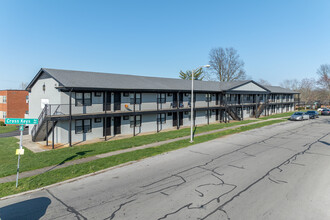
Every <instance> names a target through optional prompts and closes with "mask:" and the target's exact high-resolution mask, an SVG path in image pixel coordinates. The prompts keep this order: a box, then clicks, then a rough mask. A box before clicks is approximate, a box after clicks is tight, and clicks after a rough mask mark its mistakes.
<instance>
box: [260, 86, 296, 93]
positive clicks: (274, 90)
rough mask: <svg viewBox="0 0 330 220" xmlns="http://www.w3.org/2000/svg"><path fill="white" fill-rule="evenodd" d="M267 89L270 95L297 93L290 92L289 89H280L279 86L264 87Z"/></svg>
mask: <svg viewBox="0 0 330 220" xmlns="http://www.w3.org/2000/svg"><path fill="white" fill-rule="evenodd" d="M264 87H265V88H267V89H269V90H270V91H271V93H287V94H298V93H299V92H295V91H292V90H290V89H286V88H282V87H280V86H264Z"/></svg>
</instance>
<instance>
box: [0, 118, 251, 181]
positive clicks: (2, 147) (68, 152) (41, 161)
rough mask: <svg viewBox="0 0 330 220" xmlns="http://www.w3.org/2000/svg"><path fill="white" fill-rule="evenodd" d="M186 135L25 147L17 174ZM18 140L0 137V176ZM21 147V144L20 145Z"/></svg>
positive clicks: (10, 167) (10, 169) (9, 169)
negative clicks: (38, 149)
mask: <svg viewBox="0 0 330 220" xmlns="http://www.w3.org/2000/svg"><path fill="white" fill-rule="evenodd" d="M254 121H257V120H246V121H239V122H232V123H227V124H226V123H218V124H211V125H205V126H200V127H197V128H196V131H195V133H196V134H198V133H202V132H206V131H211V130H216V129H221V128H225V127H231V126H235V125H241V124H247V123H251V122H254ZM189 135H190V128H184V129H180V130H174V131H167V132H160V133H157V134H150V135H141V136H135V137H131V138H125V139H121V140H113V141H108V142H99V143H93V144H86V145H81V146H74V147H71V148H62V149H57V150H51V151H45V152H40V153H33V152H31V151H30V150H29V149H26V148H25V153H24V156H22V157H21V168H20V171H21V172H24V171H29V170H34V169H38V168H42V167H46V166H51V165H56V164H60V163H65V162H68V161H70V160H76V159H80V158H84V157H89V156H94V155H97V154H102V153H106V152H111V151H117V150H121V149H127V148H132V147H137V146H142V145H146V144H150V143H155V142H159V141H164V140H169V139H173V138H177V137H184V136H189ZM17 142H18V140H17V139H16V138H13V137H11V138H0V161H1V163H0V177H4V176H8V175H12V174H15V173H16V163H17V156H16V155H15V151H16V149H17V148H18V144H17ZM23 145H24V143H23Z"/></svg>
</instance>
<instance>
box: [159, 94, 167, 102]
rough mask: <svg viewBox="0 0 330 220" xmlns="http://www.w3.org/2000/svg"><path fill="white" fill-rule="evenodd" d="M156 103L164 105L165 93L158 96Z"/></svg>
mask: <svg viewBox="0 0 330 220" xmlns="http://www.w3.org/2000/svg"><path fill="white" fill-rule="evenodd" d="M157 101H158V103H166V93H159V94H158V100H157Z"/></svg>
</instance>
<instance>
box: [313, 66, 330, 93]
mask: <svg viewBox="0 0 330 220" xmlns="http://www.w3.org/2000/svg"><path fill="white" fill-rule="evenodd" d="M316 73H317V74H318V75H319V79H318V81H317V84H318V85H319V86H320V87H321V88H323V89H326V90H328V91H329V92H330V65H329V64H323V65H321V66H320V68H319V69H318V70H317V72H316Z"/></svg>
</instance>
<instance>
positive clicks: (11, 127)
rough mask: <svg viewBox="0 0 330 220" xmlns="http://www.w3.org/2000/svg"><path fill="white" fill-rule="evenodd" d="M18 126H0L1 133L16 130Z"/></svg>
mask: <svg viewBox="0 0 330 220" xmlns="http://www.w3.org/2000/svg"><path fill="white" fill-rule="evenodd" d="M17 129H18V128H17V127H16V126H0V134H3V133H8V132H12V131H16V130H17Z"/></svg>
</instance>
